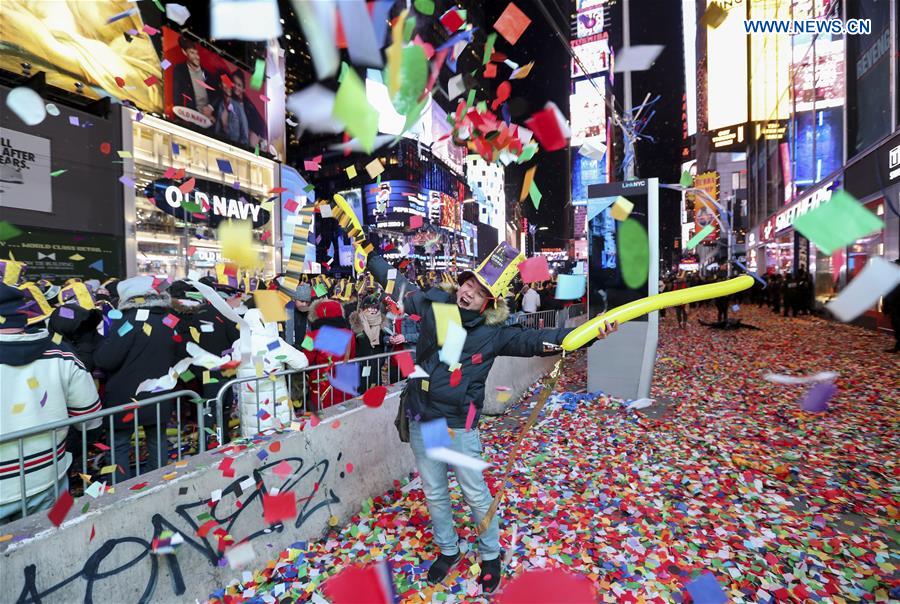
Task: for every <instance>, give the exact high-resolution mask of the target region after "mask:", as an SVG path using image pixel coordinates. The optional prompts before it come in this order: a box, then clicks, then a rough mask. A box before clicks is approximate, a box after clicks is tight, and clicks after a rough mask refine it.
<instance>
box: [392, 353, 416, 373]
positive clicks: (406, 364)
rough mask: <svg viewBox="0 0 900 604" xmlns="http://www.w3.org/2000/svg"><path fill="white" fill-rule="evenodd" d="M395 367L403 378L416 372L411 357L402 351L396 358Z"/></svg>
mask: <svg viewBox="0 0 900 604" xmlns="http://www.w3.org/2000/svg"><path fill="white" fill-rule="evenodd" d="M396 359H397V366H398V367H400V373H402V374H403V377H407V376H408V375H409V374H410V373H412V372H413V371H415V370H416V364H415V363H414V362H413V358H412V355H411V354H410V353H409V351H403V352H402V353H400V354H398V355H397V356H396Z"/></svg>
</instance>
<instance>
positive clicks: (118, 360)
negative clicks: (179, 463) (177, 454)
mask: <svg viewBox="0 0 900 604" xmlns="http://www.w3.org/2000/svg"><path fill="white" fill-rule="evenodd" d="M140 308H147V309H148V310H149V311H150V314H149V316H148V317H147V320H146V321H143V322H141V321H138V320H137V319H136V317H135V315H136V314H137V312H138V310H139V309H140ZM119 310H121V311H122V315H123V316H122V318H121V319H115V320H113V321H112V324H111V325H110V328H109V331H108V335H107V336H106V338H105V339H104V340H103V342H102V343H101V344H100V346H99V347H98V348H97V350H96V351H95V352H94V363H95V365H96V366H97V367H98V368H100V369H103V370H104V371H106V373H107V376H108V379H107V380H106V390H105V391H104V394H103V407H104V408H109V407H118V406H121V405H130V404H133V403H132V399H138V400H141V399H145V398H150V397H153V396H159V395H161V394H165V393H164V392H142V393H141V394H139V395H135V392H136V391H137V388H138V386H139V385H140V383H141V382H143V381H144V380H146V379H150V378H159V377H162V376H164V375H166V374H167V373H168V372H169V369H171V368H172V366H173V365H175V363H177V362H178V361H179V360H180V359H181V358H183V357H184V356H185V355H186V353H185V351H184V344H182V343H179V342H176V341H175V339H174V338H173V336H174V335H176V333H178V334H179V335H181V329H180V328H181V325H176V329H175V331H173V330H172V329H171V328H170V327H168V326H167V325H165V324H164V323H163V319H165V317H166V316H167V315H168V314H170V313H171V312H172V308H171V307H170V306H169V299H168V294H163V296H160V297H159V298H154V299H152V300H151V299H148V300H146V301H145V303H143V304H141V305H131V303H130V302H126V304H124V305H122V306H120V308H119ZM126 321H127V322H129V323H130V324H131V327H132V328H131V330H130V331H128V332H127V333H125V334H124V335H119V329H120V328H121V326H122V325H124V324H125V322H126ZM143 323H148V324H149V325H150V335H149V336H148V335H147V334H146V333H145V332H144V329H143ZM188 337H190V336H188ZM180 339H181V340H182V342H183V341H184V339H185V338H184V337H183V336H182V337H181V338H180ZM182 407H183V405H182ZM171 412H172V405H171V404H169V403H162V404H160V405H159V421H160V422H161V423H162V424H165V422H166V420H168V419H169V415H171ZM127 415H128V414H127V413H123V414H116V416H115V418H116V429H122V428H131V427H132V426H133V425H134V420H132V421H130V422H127V423H123V422H122V417H123V416H127ZM138 420H139V423H140V424H148V425H155V424H156V410H155V405H149V406H147V407H143V408H141V409H140V412H139V413H138Z"/></svg>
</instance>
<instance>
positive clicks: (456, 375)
mask: <svg viewBox="0 0 900 604" xmlns="http://www.w3.org/2000/svg"><path fill="white" fill-rule="evenodd" d="M461 381H462V369H459V368H456V369H454V370H453V373H451V374H450V387H451V388H456V387H457V386H459V383H460V382H461Z"/></svg>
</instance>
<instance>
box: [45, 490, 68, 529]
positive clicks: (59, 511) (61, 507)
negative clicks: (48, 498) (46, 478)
mask: <svg viewBox="0 0 900 604" xmlns="http://www.w3.org/2000/svg"><path fill="white" fill-rule="evenodd" d="M74 503H75V500H74V499H73V498H72V494H71V493H69V492H68V491H63V492H62V493H60V494H59V499H57V500H56V503H54V504H53V507H52V508H50V511H49V512H47V518H49V519H50V522H52V523H53V526H59V525H60V524H62V523H63V520H65V519H66V514H68V513H69V510H71V509H72V505H73V504H74Z"/></svg>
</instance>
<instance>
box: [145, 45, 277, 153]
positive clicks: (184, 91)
mask: <svg viewBox="0 0 900 604" xmlns="http://www.w3.org/2000/svg"><path fill="white" fill-rule="evenodd" d="M163 56H164V58H165V59H166V60H167V61H168V62H169V63H171V67H170V68H168V69H166V71H165V113H166V116H167V117H168V118H169V119H171V120H173V121H175V122H176V123H179V124H181V125H183V126H187V127H189V128H191V129H193V130H199V131H201V132H203V134H206V135H209V136H214V137H216V138H218V139H221V140H223V141H226V142H228V143H231V144H233V145H236V146H238V147H243V148H246V149H256V148H259V149H260V150H261V151H263V152H265V153H268V152H269V141H268V126H267V122H266V99H267V98H268V97H267V96H266V81H265V79H263V80H262V82H261V83H260V84H261V85H260V88H259V89H257V90H254V89H253V82H251V79H252V77H251V74H250V72H248V71H246V70H245V69H242V68H240V67H238V66H237V65H235V64H234V63H232V62H231V61H228V60H226V59H225V58H223V57H222V56H220V55H218V54H217V53H215V52H213V51H211V50H209V49H208V48H206V47H204V46H203V45H202V44H201V43H200V42H198V41H195V40H193V39H191V38H189V37H187V36H184V35H182V34H179V33H178V32H176V31H174V30H172V29H169V28H168V27H164V28H163Z"/></svg>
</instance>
